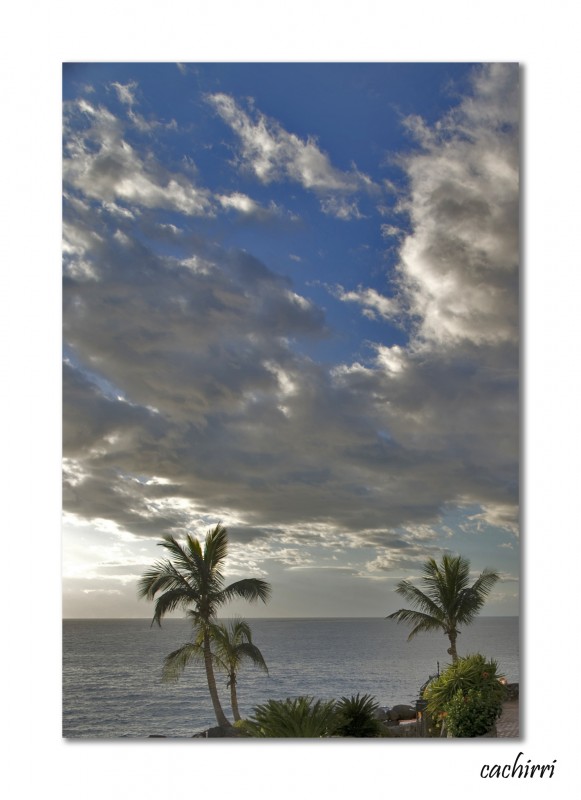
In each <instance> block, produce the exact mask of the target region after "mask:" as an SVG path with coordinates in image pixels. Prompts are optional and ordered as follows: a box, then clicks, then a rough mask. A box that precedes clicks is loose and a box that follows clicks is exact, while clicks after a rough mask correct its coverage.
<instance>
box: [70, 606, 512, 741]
mask: <svg viewBox="0 0 581 800" xmlns="http://www.w3.org/2000/svg"><path fill="white" fill-rule="evenodd" d="M247 621H248V622H249V624H250V626H251V629H252V638H253V642H254V643H255V644H256V645H257V646H258V647H259V648H260V650H261V652H262V655H263V656H264V659H265V661H266V663H267V666H268V669H269V671H268V674H265V673H264V672H262V671H261V670H259V669H257V668H256V667H255V666H254V665H253V664H252V663H248V664H245V665H244V666H243V667H242V669H241V671H240V673H239V675H238V702H239V706H240V713H241V714H242V716H243V717H245V716H249V715H251V713H252V710H253V708H254V707H255V706H257V705H259V704H261V703H265V702H266V701H267V700H269V699H271V698H272V699H277V700H282V699H285V698H287V697H297V696H299V695H310V696H312V697H315V698H321V699H324V700H330V699H339V698H341V697H351V696H352V695H356V694H358V693H359V694H369V695H371V696H372V697H374V698H375V699H376V700H377V702H378V703H379V705H380V706H387V707H391V706H393V705H396V704H398V703H411V704H413V703H414V702H415V700H416V699H417V697H418V692H419V689H420V687H421V686H422V684H423V683H424V682H425V681H426V680H427V679H428V677H429V676H431V675H436V674H438V671H441V670H442V669H443V668H444V667H445V666H446V665H447V664H448V663H449V662H450V657H449V656H448V654H447V652H446V650H447V647H448V646H449V645H448V639H447V637H446V636H445V635H444V634H440V633H424V634H419V635H418V636H416V637H415V638H414V639H412V640H411V641H409V642H408V641H407V635H408V633H409V629H408V628H406V627H405V626H403V625H398V624H397V623H396V622H395V621H393V620H386V619H383V618H364V619H362V618H361V619H359V618H348V619H347V618H345V619H334V618H325V619H248V620H247ZM190 639H191V628H190V623H189V621H188V620H186V619H167V620H165V621H164V622H163V624H162V627H161V628H159V627H158V626H157V625H156V626H154V627H152V626H151V621H150V620H149V619H66V620H64V621H63V736H64V737H66V738H88V739H102V738H105V739H117V738H128V737H129V738H142V737H149V736H165V737H172V738H189V737H191V736H192V735H193V734H194V733H197V732H200V731H202V730H205V729H207V728H209V727H212V726H214V725H216V719H215V716H214V713H213V709H212V704H211V700H210V695H209V692H208V687H207V683H206V676H205V671H204V668H203V665H198V664H191V665H189V666H188V667H187V668H186V670H185V672H184V673H183V675H182V677H181V678H180V679H179V681H178V682H177V683H176V684H164V683H162V681H161V668H162V665H163V659H164V656H166V655H167V654H168V653H170V652H172V651H173V650H175V649H177V648H178V647H180V646H181V645H182V644H184V643H185V642H187V641H190ZM457 646H458V653H459V655H469V654H471V653H477V652H478V653H482V654H483V655H485V656H487V657H489V658H492V659H494V660H495V661H496V662H497V663H498V666H499V670H500V671H501V672H502V673H503V674H504V675H505V676H506V678H507V680H508V682H509V683H517V682H519V619H518V617H479V618H478V619H476V620H475V621H474V622H473V623H472V625H470V626H468V627H466V628H463V629H462V630H461V635H460V636H459V638H458V644H457ZM216 678H217V684H218V690H219V693H220V699H221V702H222V706H223V708H224V711H225V712H226V716H229V717H230V719H231V718H232V717H231V712H230V704H229V700H230V690H229V689H228V688H227V687H226V678H225V676H224V675H223V674H220V673H217V675H216Z"/></svg>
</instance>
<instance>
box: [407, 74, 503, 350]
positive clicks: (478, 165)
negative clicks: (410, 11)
mask: <svg viewBox="0 0 581 800" xmlns="http://www.w3.org/2000/svg"><path fill="white" fill-rule="evenodd" d="M518 104H519V98H518V67H517V65H507V64H504V65H502V64H497V65H491V66H488V67H485V68H482V69H481V70H480V71H479V72H478V73H477V74H476V78H475V83H474V95H473V96H472V97H470V98H468V99H466V100H464V101H463V102H462V103H460V105H459V106H458V107H457V108H455V109H454V110H453V111H452V112H450V114H449V115H448V116H447V117H445V118H444V119H443V120H441V121H440V122H439V123H438V124H437V125H435V126H433V127H431V128H430V127H429V126H427V125H426V124H425V123H424V122H423V120H420V119H418V118H412V119H410V120H408V125H409V127H411V129H413V131H414V133H415V134H416V136H417V137H418V139H419V140H420V142H421V145H422V151H421V152H420V153H412V154H411V155H409V156H408V157H407V158H406V159H404V160H403V165H404V167H405V169H406V171H407V174H408V176H409V180H410V194H409V198H408V199H407V201H404V202H403V203H402V207H403V208H405V210H407V212H408V214H409V217H410V221H411V225H412V228H413V230H412V233H410V234H409V235H408V236H407V237H405V239H404V241H403V243H402V245H401V249H400V263H399V273H400V282H401V287H402V290H403V292H404V294H405V296H406V298H407V301H408V303H409V310H410V313H411V314H412V315H413V316H415V317H416V318H417V319H419V328H418V337H420V338H421V339H423V340H424V341H425V342H427V343H432V344H433V345H435V346H439V347H441V346H448V345H453V344H455V343H461V342H471V343H473V344H476V345H482V344H502V343H515V342H516V341H517V339H518V331H519V317H518V293H517V286H518V264H519V252H518V244H519V242H518V215H519V162H518V127H517V121H518Z"/></svg>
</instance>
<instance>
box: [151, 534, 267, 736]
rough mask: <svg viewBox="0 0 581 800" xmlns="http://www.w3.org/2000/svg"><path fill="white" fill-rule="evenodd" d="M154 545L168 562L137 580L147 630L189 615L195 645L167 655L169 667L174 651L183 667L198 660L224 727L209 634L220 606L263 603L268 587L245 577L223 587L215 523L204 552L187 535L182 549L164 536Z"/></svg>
mask: <svg viewBox="0 0 581 800" xmlns="http://www.w3.org/2000/svg"><path fill="white" fill-rule="evenodd" d="M159 545H160V547H163V548H165V549H166V550H167V551H168V552H169V554H170V556H171V557H170V558H168V559H166V560H164V561H157V562H156V563H155V564H154V565H153V566H152V567H151V569H149V570H148V571H147V572H146V573H145V574H144V575H143V576H142V577H141V579H140V580H139V584H138V594H139V597H145V598H147V599H148V600H154V599H155V609H154V615H153V620H152V623H151V624H152V625H153V624H154V623H155V622H157V624H158V625H159V626H160V627H161V620H162V619H163V617H164V616H165V615H166V614H168V613H169V612H171V611H175V610H176V609H177V608H184V609H186V610H187V611H188V616H190V618H191V619H192V624H193V627H194V630H195V634H196V635H195V640H194V642H193V643H191V644H190V645H189V647H188V648H187V649H184V648H179V650H178V651H174V653H172V654H170V656H173V660H174V666H175V665H177V664H178V663H179V658H178V656H177V653H178V652H181V659H182V662H183V666H185V665H186V664H187V663H188V661H189V660H191V658H193V657H195V656H201V657H202V658H203V660H204V666H205V668H206V677H207V680H208V689H209V690H210V697H211V698H212V705H213V707H214V713H215V714H216V719H217V721H218V725H220V726H222V727H229V726H230V725H231V723H230V722H229V721H228V719H227V718H226V715H225V714H224V711H223V709H222V706H221V705H220V700H219V697H218V690H217V688H216V678H215V676H214V667H213V654H212V649H211V633H212V627H213V626H214V625H215V623H216V613H217V611H218V608H219V607H220V606H222V605H223V604H224V603H226V602H228V601H229V600H232V599H234V598H237V597H239V598H242V599H244V600H249V601H251V602H253V601H256V600H262V601H263V602H264V603H266V602H267V600H268V599H269V597H270V591H271V589H270V584H268V583H266V582H265V581H262V580H259V579H258V578H244V579H242V580H239V581H236V582H235V583H231V584H230V585H228V586H225V585H224V575H223V573H222V569H223V565H224V561H225V559H226V556H227V555H228V532H227V530H226V528H224V527H223V526H222V525H221V524H220V523H218V525H216V526H215V527H214V528H213V529H212V530H210V531H208V533H207V535H206V539H205V542H204V546H203V547H202V545H201V544H200V542H199V541H198V540H197V539H195V538H194V537H193V536H190V535H188V536H187V537H186V541H185V543H184V544H180V543H179V542H178V541H177V540H176V539H175V538H174V537H173V536H164V537H163V541H161V542H160V543H159ZM156 596H157V599H156ZM166 666H167V660H166Z"/></svg>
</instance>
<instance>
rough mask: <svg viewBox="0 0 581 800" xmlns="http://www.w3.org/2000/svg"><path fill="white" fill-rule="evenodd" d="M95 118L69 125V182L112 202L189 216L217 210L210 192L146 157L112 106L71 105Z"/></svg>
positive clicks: (66, 169) (65, 167)
mask: <svg viewBox="0 0 581 800" xmlns="http://www.w3.org/2000/svg"><path fill="white" fill-rule="evenodd" d="M67 111H68V113H69V114H71V115H74V114H75V113H77V112H78V111H81V112H82V113H84V114H86V115H87V116H89V117H90V118H91V119H92V121H93V122H92V125H91V126H90V127H89V128H87V129H86V130H84V131H80V130H79V129H78V128H75V131H74V133H73V130H72V128H70V127H69V129H68V131H67V132H68V134H69V136H68V140H67V147H66V155H65V158H64V160H63V178H64V181H65V183H66V184H68V185H70V186H72V187H74V188H75V189H77V190H80V191H82V192H83V194H84V195H85V196H86V197H90V198H93V199H96V200H99V201H101V202H102V203H107V204H109V208H112V207H113V206H111V205H110V204H112V203H115V201H123V202H126V203H130V204H135V205H138V206H143V207H145V208H166V209H173V210H175V211H180V212H181V213H183V214H187V215H196V216H208V215H212V214H213V213H214V206H213V203H212V199H211V194H210V192H208V190H206V189H201V188H198V187H196V186H194V185H193V184H192V183H191V182H190V181H188V180H187V179H186V178H185V177H184V176H183V175H181V174H177V173H176V174H173V173H170V172H168V171H167V170H165V169H164V168H163V167H162V166H161V165H160V164H158V163H157V162H155V161H154V160H153V159H143V158H142V157H141V156H140V155H139V153H138V152H137V151H136V150H135V149H134V148H133V147H132V146H131V145H130V144H129V143H128V142H127V141H126V140H125V139H124V138H123V127H122V124H121V122H120V121H119V120H118V119H116V118H115V117H114V116H113V115H112V114H111V113H110V112H109V111H108V110H107V109H105V108H103V107H98V108H97V107H95V106H92V105H91V104H89V103H88V102H87V101H86V100H81V101H79V102H77V103H73V104H70V105H69V106H68V107H67Z"/></svg>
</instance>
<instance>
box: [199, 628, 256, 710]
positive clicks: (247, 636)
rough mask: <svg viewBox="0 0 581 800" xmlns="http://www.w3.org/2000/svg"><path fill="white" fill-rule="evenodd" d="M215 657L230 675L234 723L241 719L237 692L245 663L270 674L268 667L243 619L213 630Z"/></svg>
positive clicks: (229, 684) (217, 662) (229, 682)
mask: <svg viewBox="0 0 581 800" xmlns="http://www.w3.org/2000/svg"><path fill="white" fill-rule="evenodd" d="M212 639H213V643H214V646H215V647H214V655H215V660H216V664H217V665H218V667H219V669H222V670H223V671H224V672H226V674H227V675H228V682H227V684H226V685H227V686H228V687H229V689H230V703H231V705H232V714H233V716H234V721H235V722H238V720H239V719H240V711H239V709H238V695H237V691H236V684H237V675H238V672H239V671H240V667H241V665H242V663H243V662H244V661H252V662H253V663H254V664H255V665H256V666H257V667H260V669H262V670H264V671H265V672H268V667H267V666H266V662H265V660H264V658H263V656H262V653H261V652H260V650H259V649H258V647H257V646H256V645H255V644H254V643H253V641H252V633H251V631H250V626H249V625H248V623H247V622H245V621H244V620H242V619H235V620H232V622H231V623H230V625H228V626H226V625H225V624H224V623H223V622H222V623H219V624H218V625H216V626H215V627H214V628H213V630H212Z"/></svg>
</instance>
